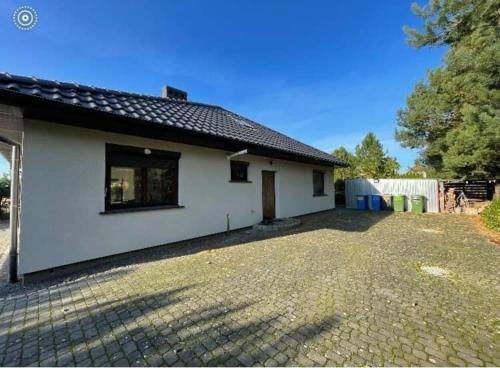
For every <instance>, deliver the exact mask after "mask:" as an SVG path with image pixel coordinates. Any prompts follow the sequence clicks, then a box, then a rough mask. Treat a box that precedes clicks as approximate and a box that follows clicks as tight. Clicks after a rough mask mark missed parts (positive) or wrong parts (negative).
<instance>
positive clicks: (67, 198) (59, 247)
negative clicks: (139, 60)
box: [0, 74, 343, 276]
mask: <svg viewBox="0 0 500 368" xmlns="http://www.w3.org/2000/svg"><path fill="white" fill-rule="evenodd" d="M0 136H1V137H2V141H3V147H4V148H3V152H4V153H5V152H6V150H5V147H7V146H6V145H9V146H13V147H14V149H13V153H12V156H9V158H10V157H12V159H11V161H12V167H13V201H12V202H13V208H12V216H13V218H12V221H11V224H12V226H13V227H14V228H15V229H17V231H14V232H13V241H12V243H13V244H12V255H13V257H12V267H13V269H14V270H15V268H16V266H17V271H14V272H17V275H20V276H23V275H26V276H27V275H29V274H33V273H36V272H39V271H43V270H48V269H53V268H57V267H60V266H64V265H70V264H74V263H79V262H83V261H88V260H93V259H97V258H101V257H105V256H110V255H114V254H119V253H123V252H129V251H134V250H138V249H142V248H147V247H151V246H157V245H161V244H167V243H172V242H177V241H181V240H186V239H191V238H196V237H200V236H205V235H209V234H215V233H220V232H223V231H227V230H233V229H238V228H243V227H247V226H251V225H254V224H256V223H258V222H260V221H262V220H263V219H273V218H275V217H278V218H280V217H290V216H297V215H303V214H307V213H312V212H317V211H323V210H328V209H331V208H334V207H335V202H334V186H333V181H332V175H331V172H332V169H333V168H334V166H337V165H343V162H342V161H340V160H338V159H336V158H335V157H333V156H331V155H329V154H327V153H325V152H322V151H320V150H317V149H315V148H313V147H310V146H308V145H305V144H303V143H301V142H298V141H296V140H294V139H291V138H289V137H287V136H285V135H283V134H280V133H278V132H276V131H274V130H271V129H269V128H267V127H265V126H263V125H261V124H258V123H256V122H253V121H251V120H248V119H246V118H243V117H241V116H239V115H237V114H234V113H232V112H230V111H227V110H225V109H223V108H221V107H218V106H213V105H207V104H202V103H195V102H191V101H188V100H187V94H186V93H185V92H183V91H180V90H177V89H174V88H171V87H165V88H164V90H163V91H162V96H161V97H155V96H145V95H139V94H134V93H126V92H119V91H112V90H108V89H102V88H95V87H88V86H82V85H78V84H73V83H60V82H54V81H47V80H41V79H36V78H27V77H20V76H13V75H9V74H0ZM17 189H18V190H17ZM17 198H18V199H17ZM16 204H18V208H19V211H18V212H17V211H16V208H17V207H16ZM17 213H18V217H17V216H16V214H17ZM16 255H17V257H16Z"/></svg>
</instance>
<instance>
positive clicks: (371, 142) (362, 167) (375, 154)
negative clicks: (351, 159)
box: [355, 132, 399, 178]
mask: <svg viewBox="0 0 500 368" xmlns="http://www.w3.org/2000/svg"><path fill="white" fill-rule="evenodd" d="M355 152H356V171H357V174H358V176H361V177H365V178H390V177H395V176H396V175H398V171H399V163H398V162H397V160H396V159H395V158H393V157H390V156H389V155H388V154H387V153H386V152H385V151H384V147H383V146H382V143H380V141H379V140H378V139H377V137H376V136H375V134H373V133H371V132H370V133H368V134H367V135H366V137H365V138H364V139H363V141H362V142H361V143H360V144H358V145H357V146H356V150H355Z"/></svg>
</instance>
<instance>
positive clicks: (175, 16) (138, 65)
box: [0, 0, 443, 171]
mask: <svg viewBox="0 0 500 368" xmlns="http://www.w3.org/2000/svg"><path fill="white" fill-rule="evenodd" d="M411 2H412V1H405V0H392V1H382V2H377V1H361V0H358V1H347V2H346V1H342V2H341V1H329V0H328V1H295V0H293V1H292V0H287V1H278V0H273V1H256V0H245V1H244V0H237V1H209V0H205V1H190V0H182V1H179V0H176V1H147V2H146V1H123V0H122V1H88V0H86V1H79V2H76V1H64V2H62V1H61V2H55V1H46V0H41V1H26V2H24V1H13V0H2V2H0V37H1V40H2V47H1V48H0V71H7V72H10V73H14V74H21V75H34V76H37V77H42V78H47V79H57V80H61V81H75V82H79V83H81V84H91V85H95V86H101V87H108V88H114V89H119V90H126V91H133V92H140V93H146V94H153V95H158V94H159V93H160V89H161V87H162V86H163V85H165V84H169V85H172V86H175V87H178V88H180V89H183V90H186V91H188V93H189V98H190V99H191V100H193V101H202V102H208V103H214V104H218V105H222V106H224V107H226V108H228V109H230V110H233V111H235V112H237V113H240V114H242V115H245V116H247V117H249V118H251V119H254V120H256V121H259V122H261V123H264V124H266V125H268V126H270V127H272V128H274V129H277V130H279V131H281V132H283V133H285V134H287V135H290V136H292V137H294V138H297V139H299V140H301V141H304V142H306V143H308V144H311V145H313V146H316V147H318V148H320V149H323V150H325V151H331V150H333V149H334V148H336V147H338V146H340V145H344V146H346V147H347V148H348V149H353V148H354V146H355V145H356V144H357V143H359V141H360V140H361V139H362V138H363V136H364V135H366V133H367V132H369V131H373V132H374V133H375V134H376V135H377V136H378V137H379V138H380V140H381V141H382V143H383V144H384V146H385V147H386V149H387V150H388V151H389V153H390V154H391V155H394V156H396V157H397V158H398V160H399V161H400V162H401V164H402V167H403V168H406V167H407V166H408V165H411V163H412V162H413V160H414V158H415V157H416V152H414V151H411V150H407V149H403V148H401V147H400V146H399V144H397V143H396V142H395V141H394V129H395V126H396V112H397V110H398V109H399V108H401V107H403V106H404V103H405V98H406V96H407V95H408V94H409V93H410V92H411V90H412V89H413V86H414V84H415V83H416V82H417V81H418V80H420V79H422V78H423V77H424V76H425V74H426V71H427V70H428V69H429V68H433V67H436V66H438V65H440V63H441V57H442V54H443V50H442V49H424V50H415V49H413V48H410V47H409V46H408V45H407V44H406V43H405V35H404V33H403V31H402V27H403V25H405V24H407V25H412V26H419V25H420V21H419V20H418V19H417V18H416V17H415V16H414V15H413V14H412V13H411V11H410V5H411ZM21 5H29V6H32V7H33V8H34V9H35V10H36V12H37V14H38V24H37V25H36V26H35V28H33V29H32V30H30V31H20V30H18V29H16V28H15V26H14V24H13V22H12V15H13V13H14V11H15V10H16V8H18V7H19V6H21ZM6 169H7V165H6V163H5V162H2V163H1V164H0V171H5V170H6Z"/></svg>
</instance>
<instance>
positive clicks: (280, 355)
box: [0, 210, 500, 366]
mask: <svg viewBox="0 0 500 368" xmlns="http://www.w3.org/2000/svg"><path fill="white" fill-rule="evenodd" d="M421 229H427V230H428V229H437V230H439V231H440V232H439V233H432V232H427V231H422V230H421ZM415 234H418V236H416V235H415ZM0 243H1V234H0ZM230 245H231V246H230ZM166 248H168V249H166ZM166 248H155V249H152V250H148V251H145V252H144V253H142V254H137V255H134V256H133V258H132V259H131V260H129V261H127V262H124V261H116V264H115V263H112V264H110V265H108V266H102V267H97V268H96V269H93V270H90V271H88V272H86V273H81V274H79V276H78V277H76V276H75V277H71V278H68V279H66V280H64V279H60V280H53V281H49V282H46V283H41V284H37V285H33V286H27V287H22V286H20V285H15V286H9V287H5V288H3V287H1V286H0V365H16V366H19V365H32V364H33V365H36V364H38V363H39V364H41V365H46V366H54V365H57V364H59V365H61V364H63V363H65V364H68V365H74V364H76V365H78V366H84V365H93V366H109V365H118V366H119V365H127V366H128V365H132V366H143V365H169V366H200V365H202V366H206V365H224V366H228V365H229V366H237V365H246V366H256V365H257V366H263V365H266V366H283V365H287V366H294V365H295V366H297V365H300V366H331V365H335V366H340V365H355V366H361V365H371V366H373V365H412V366H415V365H460V366H463V365H480V366H481V365H492V366H493V365H499V364H500V361H499V360H500V356H499V355H498V353H497V351H498V349H496V346H494V345H493V344H492V340H493V337H494V333H495V330H494V326H495V325H494V324H493V323H492V322H491V321H496V320H497V318H498V316H497V310H496V309H495V306H496V305H498V304H499V303H500V296H498V295H497V294H492V293H491V290H496V289H497V288H498V285H499V284H498V279H497V277H496V274H497V272H498V271H497V269H498V264H499V263H500V250H499V249H500V248H498V247H495V246H493V245H492V244H491V243H489V242H488V241H487V240H486V239H485V238H483V237H482V236H481V235H479V234H478V233H477V232H476V230H475V228H474V227H473V225H472V224H471V223H470V222H469V220H468V219H466V218H462V217H458V216H447V215H433V214H426V215H424V216H417V215H414V214H411V213H405V214H390V213H370V212H358V211H349V210H339V211H334V212H332V211H330V212H325V213H320V214H316V215H311V216H306V217H304V218H303V225H302V226H301V227H300V228H297V229H291V230H287V231H283V232H281V233H273V234H263V233H258V232H254V231H247V230H244V231H240V232H234V233H231V234H222V235H217V236H214V237H210V238H204V239H201V240H195V241H191V242H186V243H183V244H180V245H175V246H172V247H166ZM134 263H135V264H134ZM114 266H116V267H114ZM422 266H429V267H445V268H446V269H448V270H449V271H450V272H451V274H452V275H453V277H450V278H446V277H440V278H436V277H435V276H432V275H429V274H426V273H425V272H421V271H420V270H421V267H422ZM478 316H480V318H478Z"/></svg>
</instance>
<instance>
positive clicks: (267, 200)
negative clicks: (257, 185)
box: [262, 171, 276, 221]
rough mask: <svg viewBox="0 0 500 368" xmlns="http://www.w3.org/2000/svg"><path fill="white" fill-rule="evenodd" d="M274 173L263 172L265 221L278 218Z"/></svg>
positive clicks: (263, 211)
mask: <svg viewBox="0 0 500 368" xmlns="http://www.w3.org/2000/svg"><path fill="white" fill-rule="evenodd" d="M274 174H275V173H274V171H262V217H263V220H264V221H270V220H273V219H274V218H275V217H276V193H275V180H274Z"/></svg>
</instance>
